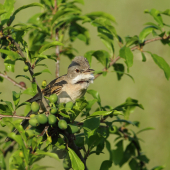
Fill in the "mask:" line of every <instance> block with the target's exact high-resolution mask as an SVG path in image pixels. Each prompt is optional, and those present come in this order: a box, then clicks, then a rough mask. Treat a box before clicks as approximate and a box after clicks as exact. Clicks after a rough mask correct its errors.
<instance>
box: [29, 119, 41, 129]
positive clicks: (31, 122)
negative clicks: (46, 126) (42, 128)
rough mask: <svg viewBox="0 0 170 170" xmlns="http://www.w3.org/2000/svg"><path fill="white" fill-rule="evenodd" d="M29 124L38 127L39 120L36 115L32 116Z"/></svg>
mask: <svg viewBox="0 0 170 170" xmlns="http://www.w3.org/2000/svg"><path fill="white" fill-rule="evenodd" d="M29 124H30V125H31V126H33V127H36V126H38V125H39V122H38V120H37V119H36V118H35V117H33V118H31V119H30V120H29Z"/></svg>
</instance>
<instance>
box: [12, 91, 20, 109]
mask: <svg viewBox="0 0 170 170" xmlns="http://www.w3.org/2000/svg"><path fill="white" fill-rule="evenodd" d="M12 94H13V102H14V105H15V108H17V106H18V103H19V101H20V95H21V93H16V92H15V91H13V92H12Z"/></svg>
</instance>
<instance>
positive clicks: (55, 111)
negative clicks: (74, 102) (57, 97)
mask: <svg viewBox="0 0 170 170" xmlns="http://www.w3.org/2000/svg"><path fill="white" fill-rule="evenodd" d="M57 111H58V110H57V108H56V107H52V108H51V110H50V113H51V114H56V113H57Z"/></svg>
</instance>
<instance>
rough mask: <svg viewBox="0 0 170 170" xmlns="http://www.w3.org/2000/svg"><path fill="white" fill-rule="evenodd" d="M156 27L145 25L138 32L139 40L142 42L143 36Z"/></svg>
mask: <svg viewBox="0 0 170 170" xmlns="http://www.w3.org/2000/svg"><path fill="white" fill-rule="evenodd" d="M155 29H157V27H155V26H148V27H145V28H144V29H143V30H142V31H141V32H140V34H139V40H140V41H141V42H143V41H144V40H145V38H146V37H147V36H148V35H149V34H150V33H152V32H153V30H155Z"/></svg>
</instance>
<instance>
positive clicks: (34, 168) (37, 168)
mask: <svg viewBox="0 0 170 170" xmlns="http://www.w3.org/2000/svg"><path fill="white" fill-rule="evenodd" d="M49 168H53V167H52V166H40V165H37V164H34V165H33V166H32V167H31V170H40V169H41V170H47V169H49Z"/></svg>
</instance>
